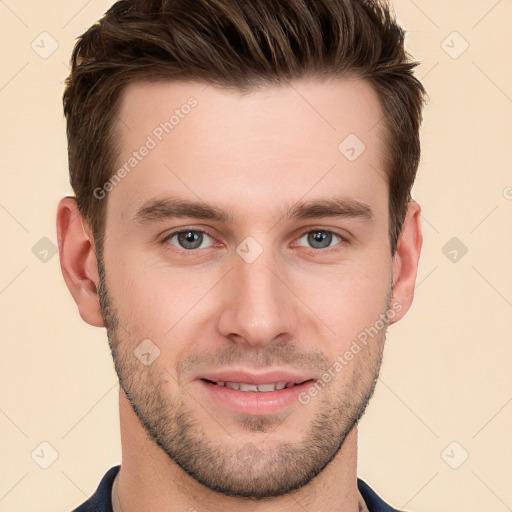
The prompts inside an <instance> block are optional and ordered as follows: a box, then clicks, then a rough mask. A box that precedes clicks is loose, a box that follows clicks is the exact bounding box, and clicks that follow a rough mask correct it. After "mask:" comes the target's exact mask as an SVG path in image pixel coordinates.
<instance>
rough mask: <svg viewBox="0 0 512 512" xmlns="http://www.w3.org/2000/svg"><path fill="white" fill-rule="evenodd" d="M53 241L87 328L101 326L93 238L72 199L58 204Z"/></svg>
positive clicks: (68, 284) (70, 289) (63, 199)
mask: <svg viewBox="0 0 512 512" xmlns="http://www.w3.org/2000/svg"><path fill="white" fill-rule="evenodd" d="M57 240H58V246H59V258H60V267H61V270H62V275H63V276H64V281H65V282H66V285H67V287H68V289H69V291H70V292H71V295H72V296H73V299H74V300H75V302H76V304H77V306H78V311H79V313H80V316H81V317H82V319H83V320H84V321H85V322H87V323H88V324H90V325H93V326H95V327H104V325H105V324H104V322H103V316H102V314H101V310H100V306H99V297H98V293H97V285H98V284H99V276H98V266H97V261H96V252H95V246H94V239H93V237H92V233H91V230H90V228H89V226H88V224H87V222H86V220H85V219H84V218H83V217H82V215H81V214H80V212H79V210H78V207H77V203H76V199H75V198H74V197H64V198H62V199H61V200H60V201H59V205H58V208H57Z"/></svg>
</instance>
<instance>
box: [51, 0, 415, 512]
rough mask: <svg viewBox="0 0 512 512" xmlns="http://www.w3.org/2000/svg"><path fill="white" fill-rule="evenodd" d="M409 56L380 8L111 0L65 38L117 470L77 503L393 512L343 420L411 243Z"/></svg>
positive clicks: (369, 388)
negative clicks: (362, 465) (108, 363)
mask: <svg viewBox="0 0 512 512" xmlns="http://www.w3.org/2000/svg"><path fill="white" fill-rule="evenodd" d="M415 65H416V63H415V62H413V61H411V60H410V58H409V56H408V54H407V53H406V52H405V51H404V35H403V31H402V29H401V28H400V27H399V26H398V25H397V24H396V22H395V20H394V17H393V16H392V15H391V14H390V11H389V8H388V7H387V6H386V5H385V4H384V3H383V2H381V1H378V0H373V1H370V0H367V1H362V0H317V1H306V0H279V1H276V0H250V1H249V0H243V1H242V0H201V1H197V2H187V1H185V0H169V1H165V0H152V1H148V0H145V1H136V0H130V1H121V2H118V3H116V4H115V5H113V6H112V7H111V9H110V10H109V11H108V12H107V13H106V15H105V16H104V17H103V18H102V19H101V20H100V21H99V23H97V24H95V25H94V26H92V27H91V28H90V29H89V30H88V31H87V32H86V33H85V34H83V35H82V36H81V37H80V39H79V41H78V43H77V45H76V46H75V49H74V51H73V56H72V70H71V74H70V76H69V78H68V80H67V83H66V90H65V93H64V111H65V115H66V118H67V133H68V143H69V147H68V151H69V166H70V176H71V185H72V187H73V189H74V191H75V194H76V197H66V198H63V199H62V200H61V201H60V203H59V207H58V214H57V230H58V240H59V253H60V261H61V267H62V272H63V275H64V278H65V281H66V283H67V285H68V287H69V290H70V292H71V294H72V295H73V298H74V300H75V301H76V303H77V305H78V309H79V312H80V315H81V317H82V319H83V320H84V321H86V322H87V323H89V324H91V325H94V326H98V327H103V326H104V327H106V329H107V334H108V341H109V346H110V348H111V351H112V356H113V360H114V365H115V369H116V372H117V374H118V377H119V382H120V390H119V403H120V420H121V445H122V463H121V465H120V466H115V467H113V468H111V469H110V470H109V471H108V472H107V473H106V475H105V476H104V478H103V479H102V481H101V483H100V484H99V487H98V489H97V490H96V492H95V494H94V495H93V496H92V497H91V498H90V499H89V500H88V501H87V502H86V503H84V504H82V505H81V506H79V507H78V508H77V509H76V510H78V511H80V512H83V511H93V510H94V511H111V510H113V511H115V512H117V511H120V512H134V511H151V512H161V511H187V510H188V511H189V512H191V511H199V512H201V511H208V512H216V511H232V510H233V511H235V510H236V511H238V510H244V511H245V510H247V511H266V512H274V511H285V510H286V511H303V510H308V511H311V512H313V511H315V512H334V511H344V512H356V511H370V512H382V511H392V510H395V509H393V508H391V507H390V506H388V505H386V503H385V502H384V501H383V500H382V499H381V498H380V497H379V496H378V495H377V494H376V493H375V492H374V491H373V490H372V489H371V488H370V487H369V485H367V484H366V483H365V482H364V481H362V480H361V479H358V478H357V423H358V421H359V420H360V418H361V417H362V415H363V414H364V411H365V409H366V406H367V404H368V401H369V400H370V398H371V396H372V394H373V391H374V387H375V384H376V381H377V378H378V374H379V369H380V365H381V361H382V354H383V348H384V342H385V333H386V328H387V326H388V325H390V324H392V323H394V322H396V321H398V320H400V319H401V318H402V317H403V316H404V315H405V314H406V312H407V310H408V309H409V307H410V305H411V303H412V300H413V290H414V284H415V279H416V272H417V266H418V260H419V255H420V250H421V245H422V235H421V227H420V220H419V217H420V207H419V205H418V204H417V203H416V202H415V201H413V200H412V199H411V196H410V190H411V187H412V185H413V182H414V179H415V174H416V170H417V167H418V162H419V157H420V145H419V133H418V132H419V127H420V124H421V110H422V106H423V103H424V97H425V91H424V89H423V87H422V85H421V84H420V83H419V82H418V81H417V79H415V78H414V76H413V74H412V70H413V68H414V67H415Z"/></svg>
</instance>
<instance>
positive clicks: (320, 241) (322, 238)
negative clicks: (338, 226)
mask: <svg viewBox="0 0 512 512" xmlns="http://www.w3.org/2000/svg"><path fill="white" fill-rule="evenodd" d="M333 236H334V237H336V238H338V239H339V241H340V242H342V241H343V239H342V238H341V236H340V235H337V234H336V233H333V232H332V231H325V230H322V229H314V230H313V231H308V232H307V233H304V234H303V235H302V236H301V237H300V238H299V240H302V239H303V238H304V237H306V239H307V243H308V244H310V245H311V246H312V248H313V249H327V248H329V246H330V245H331V242H332V240H333Z"/></svg>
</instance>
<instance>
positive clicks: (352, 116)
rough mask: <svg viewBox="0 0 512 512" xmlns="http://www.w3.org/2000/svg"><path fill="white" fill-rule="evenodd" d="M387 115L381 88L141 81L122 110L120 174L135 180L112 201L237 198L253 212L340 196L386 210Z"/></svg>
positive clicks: (344, 82)
mask: <svg viewBox="0 0 512 512" xmlns="http://www.w3.org/2000/svg"><path fill="white" fill-rule="evenodd" d="M382 117H383V112H382V109H381V106H380V102H379V99H378V96H377V94H376V93H375V91H374V89H373V88H372V86H371V85H370V84H369V83H367V82H365V81H363V80H361V79H354V78H352V79H336V80H329V81H316V80H302V81H296V82H290V83H288V84H285V85H279V86H275V85H272V86H270V85H269V86H265V87H263V88H261V89H258V90H254V91H251V92H249V93H245V94H242V93H240V92H237V91H233V90H228V89H222V88H218V87H214V86H213V85H206V84H203V83H198V82H168V81H162V82H155V83H143V82H135V83H132V84H131V85H129V86H128V87H127V88H126V90H125V91H124V94H123V98H122V102H121V105H120V109H119V112H118V123H117V130H118V134H119V154H118V161H117V164H118V166H117V168H118V169H119V168H122V167H124V168H125V170H126V171H127V172H125V173H123V175H124V176H126V178H123V179H122V181H121V182H120V183H119V185H118V186H116V187H115V190H113V191H112V192H111V193H110V197H109V203H110V202H111V201H112V200H113V201H112V202H114V203H117V204H121V205H124V206H123V207H122V209H123V211H124V212H125V213H127V212H128V213H129V212H133V211H135V210H136V209H137V208H138V207H140V206H141V205H142V204H143V203H144V202H147V201H148V200H150V199H153V198H154V197H158V196H163V195H165V193H169V194H172V195H173V196H176V195H179V196H183V197H186V198H189V199H195V200H197V199H199V200H205V201H207V200H208V199H209V198H210V199H215V203H216V204H221V203H222V202H223V201H226V200H227V199H228V198H229V199H231V200H232V201H237V202H238V204H239V205H243V207H244V208H245V210H246V211H247V214H249V210H252V213H255V211H256V210H257V208H256V205H257V204H260V205H265V207H267V209H268V208H270V207H271V204H272V200H273V199H275V201H276V204H277V202H281V203H282V202H283V199H284V200H285V201H286V202H287V203H291V202H293V200H294V199H298V198H300V197H304V198H305V199H307V197H305V196H308V195H310V196H319V195H323V196H326V195H327V196H328V195H329V194H331V193H336V195H339V194H346V195H349V196H352V197H354V198H356V199H360V200H367V199H368V198H371V199H372V201H373V203H375V202H379V201H380V202H382V201H384V203H386V204H387V179H386V177H385V172H384V149H385V144H384V133H383V124H382V122H380V121H381V120H382ZM376 192H378V194H377V195H375V193H376ZM358 196H359V197H358ZM371 196H375V197H371ZM366 202H368V201H366ZM384 203H383V206H385V205H384ZM230 206H231V208H230V209H231V210H236V205H234V204H231V205H230ZM109 209H110V207H109Z"/></svg>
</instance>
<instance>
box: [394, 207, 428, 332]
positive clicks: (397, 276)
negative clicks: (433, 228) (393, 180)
mask: <svg viewBox="0 0 512 512" xmlns="http://www.w3.org/2000/svg"><path fill="white" fill-rule="evenodd" d="M420 213H421V207H420V205H419V204H418V203H417V202H416V201H412V200H411V201H410V202H409V207H408V209H407V213H406V215H405V219H404V223H403V225H402V231H401V233H400V236H399V237H398V244H397V249H396V252H395V255H394V256H393V298H392V301H391V302H392V303H396V304H400V305H401V306H402V307H401V309H400V310H398V308H397V309H396V314H395V315H394V316H393V318H390V320H389V325H391V324H394V323H395V322H398V320H400V319H401V318H402V317H404V316H405V314H406V313H407V311H409V308H410V307H411V304H412V300H413V298H414V287H415V284H416V274H417V271H418V262H419V258H420V252H421V246H422V244H423V235H422V233H421V224H420Z"/></svg>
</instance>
